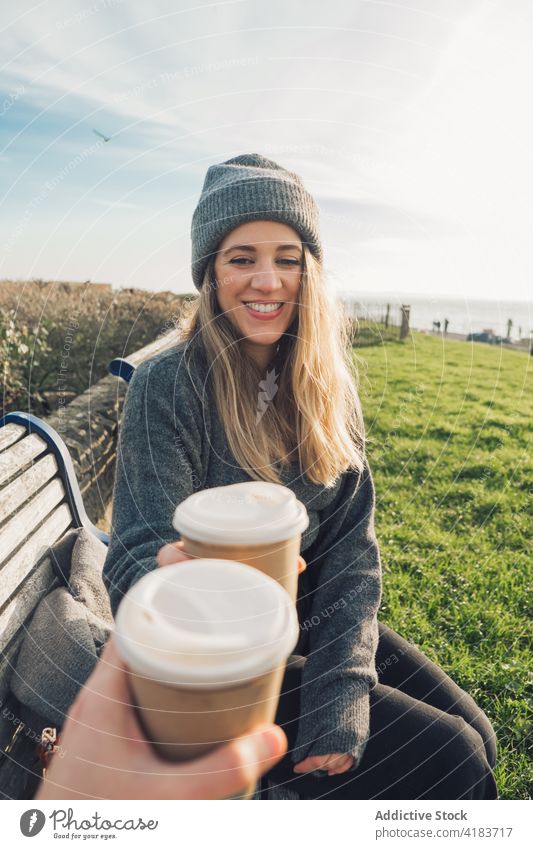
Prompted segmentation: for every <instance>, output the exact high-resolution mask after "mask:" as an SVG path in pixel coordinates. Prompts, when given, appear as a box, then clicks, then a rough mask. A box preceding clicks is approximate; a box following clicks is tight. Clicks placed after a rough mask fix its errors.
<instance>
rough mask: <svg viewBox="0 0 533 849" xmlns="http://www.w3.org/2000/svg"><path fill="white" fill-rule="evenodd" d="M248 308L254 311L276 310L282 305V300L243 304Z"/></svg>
mask: <svg viewBox="0 0 533 849" xmlns="http://www.w3.org/2000/svg"><path fill="white" fill-rule="evenodd" d="M245 306H246V307H248V309H252V310H255V312H276V310H279V308H280V307H281V306H282V302H280V303H277V304H255V303H254V304H245Z"/></svg>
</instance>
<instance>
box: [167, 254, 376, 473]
mask: <svg viewBox="0 0 533 849" xmlns="http://www.w3.org/2000/svg"><path fill="white" fill-rule="evenodd" d="M217 285H218V283H217V281H216V279H215V274H214V258H213V257H212V258H211V260H210V262H209V264H208V267H207V269H206V272H205V275H204V280H203V285H202V288H201V291H200V295H199V297H198V298H196V299H195V300H194V301H190V302H189V305H190V306H189V310H188V311H187V310H186V311H185V313H184V316H183V318H182V322H181V334H180V335H181V338H182V340H184V341H186V342H187V343H188V344H187V345H186V350H187V349H189V355H190V354H194V353H198V354H200V355H201V356H202V357H203V358H204V362H206V363H207V364H208V367H209V380H210V385H211V387H212V391H213V397H214V399H215V402H216V405H217V410H218V414H219V417H220V421H221V422H222V425H223V427H224V431H225V434H226V438H227V441H228V444H229V447H230V449H231V451H232V453H233V456H234V457H235V459H236V460H237V462H238V463H239V464H240V466H241V467H242V468H243V469H244V470H245V471H246V472H247V473H248V474H249V475H250V477H252V478H253V479H255V480H265V481H272V482H273V483H282V481H281V480H280V477H279V474H278V472H277V471H276V466H277V465H278V464H280V467H281V468H287V467H288V466H289V465H290V462H291V461H292V460H295V459H298V460H299V463H300V470H301V472H302V474H303V473H305V474H306V475H307V478H308V480H309V481H311V482H312V483H316V484H322V485H323V486H325V487H327V488H330V487H332V486H334V484H335V481H336V480H337V478H338V477H339V475H340V474H342V473H343V472H344V471H346V470H347V469H348V468H353V469H356V470H357V471H361V470H362V467H363V456H364V427H363V417H362V413H361V406H360V402H359V395H358V391H357V374H356V370H355V365H354V362H353V357H352V348H351V323H350V320H349V319H348V318H347V316H346V315H345V313H344V310H343V308H342V306H341V304H340V303H339V302H338V301H337V300H336V299H334V298H333V297H332V296H331V295H330V293H329V292H328V291H327V287H326V285H325V281H324V274H323V267H322V264H321V263H320V262H319V261H318V260H317V259H316V258H315V257H314V256H313V254H312V253H311V252H310V251H309V249H308V248H307V247H306V246H305V245H304V246H303V263H302V279H301V284H300V288H299V291H298V311H297V314H296V316H295V318H294V319H293V321H292V323H291V325H290V326H289V327H288V328H287V330H286V332H285V333H284V335H283V336H282V338H281V339H280V343H279V345H278V351H277V353H276V356H275V358H274V359H273V360H272V362H271V363H270V365H269V367H268V370H267V374H265V373H262V371H261V369H260V367H259V366H258V365H257V364H256V363H255V361H254V360H253V359H252V358H251V357H250V356H249V355H247V354H246V353H245V351H244V350H243V337H242V335H241V334H240V332H239V330H238V328H237V327H236V326H235V325H234V324H233V323H232V322H231V320H230V319H229V317H228V315H226V314H225V313H224V312H222V311H221V309H220V307H219V305H218V300H217V294H216V291H217ZM244 338H246V337H244ZM200 349H201V350H200ZM272 369H274V371H272ZM265 378H266V380H265Z"/></svg>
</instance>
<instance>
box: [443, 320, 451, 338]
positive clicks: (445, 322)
mask: <svg viewBox="0 0 533 849" xmlns="http://www.w3.org/2000/svg"><path fill="white" fill-rule="evenodd" d="M449 324H450V322H449V321H448V319H447V318H445V319H444V335H445V336H446V334H447V333H448V327H449Z"/></svg>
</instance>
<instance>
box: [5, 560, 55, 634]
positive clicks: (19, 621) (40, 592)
mask: <svg viewBox="0 0 533 849" xmlns="http://www.w3.org/2000/svg"><path fill="white" fill-rule="evenodd" d="M58 584H59V581H58V579H57V578H56V576H55V572H54V570H53V568H52V563H51V562H50V558H49V557H47V558H46V559H45V560H43V562H42V563H41V564H40V565H39V566H38V567H37V569H36V570H35V571H34V572H33V573H32V574H31V575H30V577H29V578H27V579H26V581H25V582H24V584H23V585H22V587H21V588H20V590H19V592H18V593H17V595H16V596H15V598H14V599H12V601H11V602H10V603H9V604H8V605H7V607H6V608H5V609H4V610H3V611H2V613H0V651H3V649H4V646H6V645H7V644H8V643H9V642H10V640H12V639H13V637H14V636H15V634H16V633H17V631H18V630H19V629H20V628H24V625H25V622H26V620H27V619H29V618H30V616H32V614H33V612H34V610H35V608H36V606H37V605H38V604H39V602H40V600H41V599H42V598H43V596H45V595H48V593H49V592H51V590H52V589H53V588H54V587H55V586H57V585H58Z"/></svg>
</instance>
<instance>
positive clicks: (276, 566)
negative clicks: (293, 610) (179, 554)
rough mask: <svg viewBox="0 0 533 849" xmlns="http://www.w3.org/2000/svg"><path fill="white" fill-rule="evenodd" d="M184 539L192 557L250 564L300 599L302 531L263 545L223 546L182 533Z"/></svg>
mask: <svg viewBox="0 0 533 849" xmlns="http://www.w3.org/2000/svg"><path fill="white" fill-rule="evenodd" d="M181 539H182V542H183V551H184V553H185V554H187V555H189V557H202V558H203V557H210V558H211V557H215V558H221V559H222V560H238V561H240V562H241V563H246V564H247V565H248V566H253V567H254V569H259V571H260V572H264V573H265V575H268V576H269V577H270V578H274V580H275V581H277V582H278V583H279V584H281V586H282V587H284V589H286V590H287V592H288V593H289V595H290V597H291V598H292V600H293V601H296V596H297V593H298V557H299V554H300V542H301V534H296V536H293V537H292V538H291V539H288V540H285V541H283V542H270V543H263V544H262V545H242V544H241V545H220V544H219V543H213V542H200V541H199V540H193V539H189V538H188V537H186V536H185V535H182V537H181Z"/></svg>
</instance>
